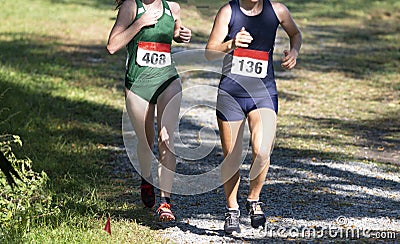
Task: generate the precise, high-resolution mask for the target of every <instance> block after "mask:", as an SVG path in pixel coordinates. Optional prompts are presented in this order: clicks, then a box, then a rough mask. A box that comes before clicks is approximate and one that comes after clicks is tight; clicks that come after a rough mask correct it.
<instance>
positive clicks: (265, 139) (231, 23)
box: [206, 0, 302, 234]
mask: <svg viewBox="0 0 400 244" xmlns="http://www.w3.org/2000/svg"><path fill="white" fill-rule="evenodd" d="M279 25H281V26H282V28H283V29H284V30H285V32H286V33H287V35H288V36H289V39H290V50H289V51H286V50H285V51H284V57H283V58H282V64H281V66H282V67H283V68H285V69H292V68H293V67H294V66H295V65H296V59H297V56H298V53H299V50H300V46H301V42H302V37H301V33H300V31H299V29H298V28H297V26H296V23H295V22H294V20H293V19H292V17H291V15H290V12H289V10H288V9H287V8H286V6H285V5H283V4H281V3H276V2H270V1H269V0H232V1H230V2H229V3H227V4H225V5H224V6H223V7H221V9H220V10H219V12H218V14H217V16H216V18H215V22H214V26H213V29H212V31H211V34H210V38H209V40H208V43H207V47H206V49H207V51H206V56H207V58H208V59H214V58H218V57H220V56H221V55H225V57H224V63H223V69H222V77H221V81H220V84H219V90H218V98H217V117H218V126H219V130H220V137H221V144H222V149H223V151H224V162H223V164H222V173H221V174H222V180H223V182H224V191H225V196H226V204H227V208H228V212H227V213H226V219H225V225H224V231H225V232H226V233H227V234H231V233H233V232H240V226H239V216H240V211H239V205H238V201H237V193H238V187H239V182H240V174H239V166H240V163H241V161H240V160H241V154H242V140H243V130H244V124H245V122H246V118H247V121H248V125H249V129H250V132H251V145H252V153H253V160H252V165H251V169H250V189H249V194H248V196H247V203H246V208H247V210H248V211H249V215H250V220H251V225H252V227H253V228H258V227H260V226H264V225H265V221H266V218H265V215H264V213H263V211H262V209H261V206H262V203H261V202H260V201H259V195H260V192H261V190H262V187H263V185H264V182H265V178H266V175H267V172H268V168H269V164H270V155H271V152H272V149H273V144H274V140H275V133H276V115H277V112H278V92H277V89H276V83H275V77H274V68H273V60H272V58H273V52H274V45H275V37H276V30H277V28H278V26H279ZM226 54H228V55H226Z"/></svg>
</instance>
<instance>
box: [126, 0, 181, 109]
mask: <svg viewBox="0 0 400 244" xmlns="http://www.w3.org/2000/svg"><path fill="white" fill-rule="evenodd" d="M135 1H136V5H137V11H136V18H135V21H136V20H137V19H139V18H140V17H141V16H142V15H143V14H144V13H145V11H146V10H145V8H144V6H143V3H142V2H141V1H140V0H135ZM162 5H163V14H162V16H161V17H160V18H159V19H158V22H157V23H156V24H155V25H152V26H146V27H143V28H142V29H141V30H140V31H139V32H138V33H137V34H136V35H135V36H134V37H133V39H132V40H131V41H130V42H129V43H128V45H127V49H128V56H127V64H126V74H125V87H126V88H127V89H130V90H131V91H132V92H133V93H135V94H137V95H138V96H140V97H142V98H143V99H145V100H146V101H148V102H150V103H156V102H157V98H158V96H159V95H160V94H161V93H162V92H163V91H164V90H165V89H166V88H167V87H168V85H170V84H171V83H172V82H173V81H174V80H175V79H177V78H179V76H178V72H177V71H176V69H175V65H174V63H173V61H172V60H171V44H172V39H173V36H174V27H175V20H174V17H173V16H172V12H171V10H170V8H169V5H168V3H167V2H166V1H165V0H162Z"/></svg>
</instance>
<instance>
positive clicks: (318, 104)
mask: <svg viewBox="0 0 400 244" xmlns="http://www.w3.org/2000/svg"><path fill="white" fill-rule="evenodd" d="M178 2H180V3H181V5H182V9H183V12H182V18H183V22H184V24H185V25H186V26H188V27H190V28H192V29H193V31H194V41H195V42H204V41H205V40H207V36H208V34H209V31H210V28H211V26H212V21H213V14H215V12H216V11H217V9H218V8H219V6H221V5H222V4H223V2H224V1H213V2H212V4H211V2H210V1H196V5H201V6H200V8H199V6H197V8H196V7H194V6H189V5H188V4H190V3H192V2H193V1H192V2H191V1H178ZM284 3H285V4H287V6H288V7H289V8H290V10H291V11H292V13H293V16H294V17H295V19H296V21H297V22H298V24H299V27H300V28H301V30H302V31H303V37H304V45H303V48H302V50H301V55H300V58H299V65H298V67H297V69H296V70H294V71H291V72H282V71H281V70H280V69H279V68H278V65H279V63H277V65H276V67H277V78H278V87H279V90H280V97H281V100H280V101H281V103H280V115H279V128H278V137H277V142H276V150H275V152H274V154H273V156H274V157H275V160H279V158H280V157H287V158H291V159H292V158H314V159H315V160H322V159H328V160H339V159H340V160H363V161H365V162H367V163H372V162H384V163H388V162H389V163H398V162H399V161H398V160H397V159H396V158H394V159H393V157H392V155H398V151H399V150H400V148H399V139H398V138H399V134H400V131H399V128H400V121H399V119H398V118H399V117H400V68H399V67H400V52H399V49H398V47H399V46H400V37H399V31H400V30H399V25H398V23H399V21H400V14H399V12H400V11H399V10H400V5H399V3H397V1H392V0H386V1H370V0H369V1H359V0H357V1H356V0H350V1H346V2H341V1H322V2H321V1H284ZM207 4H208V5H207ZM2 5H3V6H2V11H1V13H0V18H1V19H2V24H1V25H0V92H3V91H5V90H7V92H6V93H5V95H4V98H2V99H1V108H2V109H3V108H6V110H4V111H3V112H2V113H1V116H2V117H1V118H0V121H4V120H5V119H6V118H8V117H10V116H12V117H11V118H10V119H9V120H7V121H5V122H2V123H0V134H5V133H7V134H17V135H19V136H20V137H21V139H22V140H23V142H24V144H23V147H22V148H15V154H16V155H17V156H18V157H20V158H23V157H24V156H27V157H29V158H30V159H31V160H32V161H33V167H34V169H35V170H36V171H38V172H39V171H42V170H43V171H45V172H46V173H47V175H48V176H49V178H50V182H49V186H48V188H49V189H48V190H50V191H51V192H52V193H54V199H53V205H54V206H53V207H54V208H57V209H59V210H60V211H56V212H55V213H54V214H51V215H48V216H31V217H32V223H31V226H30V229H29V231H28V232H26V233H25V234H23V235H21V233H12V232H10V233H3V234H4V235H6V236H7V238H8V239H5V241H8V242H18V241H21V242H36V243H42V242H43V243H53V242H57V243H71V242H72V243H73V242H79V243H100V242H101V243H103V242H110V243H114V242H117V243H127V242H130V243H135V242H139V241H144V242H146V243H147V242H161V241H162V240H161V239H160V237H159V236H158V234H157V229H158V227H157V225H155V224H154V223H153V221H152V220H149V219H151V214H150V213H149V212H147V211H144V210H143V209H142V208H141V207H140V206H136V205H134V204H133V202H134V198H137V197H138V192H137V186H138V184H137V182H125V181H123V182H121V180H118V179H116V178H118V177H120V176H118V175H117V176H116V175H114V174H113V173H112V166H113V165H112V164H110V162H112V161H114V160H115V159H116V158H117V157H118V154H119V153H120V152H118V151H115V150H113V148H114V147H115V146H119V145H122V143H123V142H122V138H121V115H122V108H123V93H122V78H123V71H124V55H125V53H124V52H123V51H121V52H119V53H118V54H117V55H114V56H110V55H108V54H107V53H106V50H105V44H106V40H107V36H108V32H109V30H110V28H111V26H112V24H113V21H114V18H115V16H116V12H115V11H114V10H113V8H114V6H113V5H112V1H109V2H107V1H105V0H97V1H89V2H81V1H74V0H65V1H62V0H60V1H46V0H33V1H29V3H27V2H26V1H22V0H16V1H12V2H10V1H8V2H7V1H5V2H4V1H3V2H2ZM206 5H207V6H209V9H208V10H207V8H206V7H204V6H206ZM185 10H186V11H185ZM279 36H280V37H281V38H283V39H285V38H286V37H285V36H284V35H283V33H282V31H280V34H279ZM285 40H286V39H285ZM281 52H282V50H276V60H278V58H279V54H280V53H281ZM365 152H367V153H368V155H369V156H368V157H365ZM109 215H111V218H112V231H113V235H112V236H111V237H110V236H108V234H107V233H106V232H105V231H103V230H102V228H103V227H104V224H105V220H106V217H107V216H109ZM2 231H5V230H4V229H2ZM0 232H1V231H0ZM0 236H1V235H0Z"/></svg>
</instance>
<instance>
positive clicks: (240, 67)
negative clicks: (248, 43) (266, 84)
mask: <svg viewBox="0 0 400 244" xmlns="http://www.w3.org/2000/svg"><path fill="white" fill-rule="evenodd" d="M268 54H269V53H268V52H264V51H258V50H250V49H245V48H237V49H235V51H233V58H232V69H231V73H232V74H237V75H243V76H248V77H255V78H265V77H266V76H267V71H268Z"/></svg>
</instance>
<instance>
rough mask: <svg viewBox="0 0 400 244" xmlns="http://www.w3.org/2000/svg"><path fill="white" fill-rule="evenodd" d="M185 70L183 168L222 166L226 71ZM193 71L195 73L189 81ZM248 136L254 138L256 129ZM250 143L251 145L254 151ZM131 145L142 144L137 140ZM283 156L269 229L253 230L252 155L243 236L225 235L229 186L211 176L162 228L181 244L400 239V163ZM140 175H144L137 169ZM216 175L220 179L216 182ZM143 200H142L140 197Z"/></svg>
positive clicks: (274, 180) (272, 175) (179, 142)
mask: <svg viewBox="0 0 400 244" xmlns="http://www.w3.org/2000/svg"><path fill="white" fill-rule="evenodd" d="M204 68H205V69H208V68H209V69H210V70H212V69H213V68H212V67H208V68H207V67H204ZM181 76H182V78H183V80H184V83H183V88H184V93H183V101H182V109H181V116H182V117H181V119H180V124H179V129H178V130H177V133H179V134H177V135H176V137H177V139H176V153H177V155H178V163H177V173H178V174H182V175H193V176H195V175H200V174H204V173H207V172H210V171H212V170H213V169H215V168H217V167H218V166H219V165H220V163H221V162H222V159H223V158H222V152H221V147H220V142H219V136H218V127H217V124H216V118H215V112H214V109H213V107H214V106H215V100H216V89H215V87H216V86H217V84H218V78H217V77H218V76H217V75H215V74H212V73H210V72H198V73H196V72H192V73H190V72H189V73H186V74H182V75H181ZM187 76H190V77H191V78H190V79H185V78H187ZM124 123H126V121H125V122H124ZM125 126H126V125H125ZM202 128H203V129H202ZM128 134H129V133H128ZM245 138H248V134H246V136H245ZM246 141H247V140H246V139H245V143H244V144H246ZM246 145H247V144H246ZM246 145H245V146H244V149H245V150H247V149H248V146H246ZM129 147H131V148H132V147H133V148H134V145H133V144H132V145H131V146H128V148H129ZM128 151H129V150H128ZM128 153H129V152H128ZM196 153H199V157H198V159H197V160H190V159H188V158H187V157H186V156H187V155H195V154H196ZM281 153H284V152H281ZM281 153H279V152H277V153H276V154H281ZM276 154H273V156H272V162H271V167H270V171H269V173H268V176H267V181H266V183H265V186H264V189H263V191H262V194H261V196H260V199H261V200H262V201H263V202H264V203H265V213H266V215H267V226H266V227H265V228H264V229H258V230H255V229H252V228H251V226H250V221H249V217H248V215H247V213H246V210H245V209H244V202H245V200H246V196H247V195H246V194H247V190H248V187H249V180H248V177H247V175H248V172H249V166H250V165H249V164H250V160H251V158H250V155H247V156H246V155H244V162H243V164H242V166H241V173H242V182H241V187H240V189H239V199H240V207H241V214H242V216H241V219H240V221H241V227H242V233H241V234H238V235H234V236H225V235H224V232H223V224H224V213H225V200H224V193H223V189H222V187H221V186H219V187H217V188H215V187H214V188H212V185H211V186H208V185H207V184H205V183H206V182H203V183H201V184H199V183H197V184H198V187H199V189H203V188H204V187H205V188H204V189H207V187H210V188H212V189H210V191H207V192H204V193H201V194H195V195H174V196H173V210H174V212H175V213H176V217H177V221H176V222H175V223H174V224H156V225H157V228H159V229H161V230H162V234H163V236H164V237H165V239H166V240H168V241H170V242H173V243H244V242H251V243H265V242H280V241H293V242H298V241H304V242H321V241H324V242H325V241H331V242H334V241H338V240H358V241H360V240H362V241H365V242H377V241H380V242H391V243H393V242H395V243H396V242H399V243H400V172H399V170H398V169H397V170H394V169H393V168H390V166H385V165H380V166H377V165H374V164H366V163H362V162H337V161H313V160H312V159H301V160H294V159H288V158H279V157H277V156H275V155H276ZM120 155H121V157H120V158H121V160H118V162H116V164H118V165H115V166H116V167H117V168H120V169H121V168H122V169H125V170H126V169H129V170H131V166H130V161H129V159H128V158H127V157H126V154H124V153H121V154H120ZM131 159H133V160H135V158H134V155H131ZM212 176H214V177H218V176H215V175H212ZM134 177H137V178H138V176H137V174H135V176H134ZM210 179H211V178H210ZM216 180H217V178H213V179H212V180H210V181H213V182H214V181H216ZM182 183H183V184H182ZM186 183H187V185H185V182H179V181H178V183H176V184H175V186H174V187H176V188H174V189H175V190H176V191H180V190H182V188H183V187H186V186H188V187H189V188H190V187H193V185H190V183H188V182H186ZM203 184H204V185H203ZM178 185H179V186H178ZM202 187H203V188H202ZM135 202H136V203H138V204H141V203H140V199H139V198H136V199H135Z"/></svg>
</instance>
